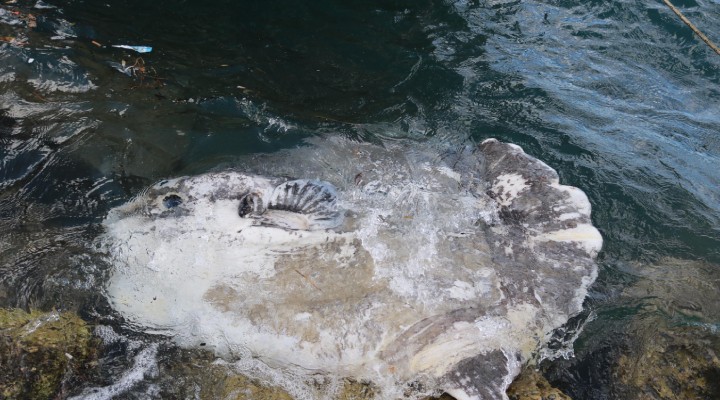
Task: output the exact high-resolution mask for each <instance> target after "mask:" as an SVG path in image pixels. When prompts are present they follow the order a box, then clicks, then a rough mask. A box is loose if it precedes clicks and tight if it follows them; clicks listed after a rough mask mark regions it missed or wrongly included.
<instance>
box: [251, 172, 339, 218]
mask: <svg viewBox="0 0 720 400" xmlns="http://www.w3.org/2000/svg"><path fill="white" fill-rule="evenodd" d="M261 220H262V221H261V222H262V223H263V224H264V225H276V226H279V227H283V228H287V229H302V230H318V229H331V228H335V227H337V226H338V225H340V224H341V223H342V220H343V216H342V213H341V212H340V210H339V209H338V207H337V193H336V191H335V187H334V186H333V185H331V184H329V183H327V182H323V181H318V180H308V179H297V180H293V181H288V182H285V183H282V184H280V185H278V186H277V187H275V189H274V190H273V191H272V194H271V195H270V199H269V202H268V203H267V211H265V213H263V214H262V217H261Z"/></svg>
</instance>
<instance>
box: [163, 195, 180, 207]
mask: <svg viewBox="0 0 720 400" xmlns="http://www.w3.org/2000/svg"><path fill="white" fill-rule="evenodd" d="M180 204H182V198H180V196H178V195H176V194H171V195H167V196H165V198H164V199H163V205H164V206H165V208H175V207H177V206H179V205H180Z"/></svg>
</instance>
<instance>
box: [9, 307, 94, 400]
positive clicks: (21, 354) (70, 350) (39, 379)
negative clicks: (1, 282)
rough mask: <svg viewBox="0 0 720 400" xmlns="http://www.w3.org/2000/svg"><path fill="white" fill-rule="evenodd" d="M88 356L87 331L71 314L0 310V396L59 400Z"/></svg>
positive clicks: (90, 350)
mask: <svg viewBox="0 0 720 400" xmlns="http://www.w3.org/2000/svg"><path fill="white" fill-rule="evenodd" d="M94 355H95V348H94V345H93V340H92V338H91V333H90V330H89V329H88V327H87V325H86V324H85V322H84V321H83V320H81V319H80V318H79V317H78V316H76V315H74V314H72V313H58V312H55V311H53V312H40V311H32V312H30V313H26V312H25V311H23V310H18V309H0V371H2V373H0V397H1V398H4V399H50V398H54V397H56V396H57V397H60V398H62V397H64V395H65V393H66V391H65V389H66V388H68V387H70V385H71V384H72V382H73V380H74V379H77V378H78V376H79V375H81V374H82V372H83V371H84V370H85V369H86V368H87V363H89V362H90V361H91V360H92V359H93V357H94Z"/></svg>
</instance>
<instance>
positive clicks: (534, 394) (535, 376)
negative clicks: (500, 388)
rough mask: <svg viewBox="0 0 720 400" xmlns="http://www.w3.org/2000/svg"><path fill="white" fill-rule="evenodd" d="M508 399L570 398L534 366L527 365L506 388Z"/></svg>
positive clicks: (554, 399) (543, 399)
mask: <svg viewBox="0 0 720 400" xmlns="http://www.w3.org/2000/svg"><path fill="white" fill-rule="evenodd" d="M507 395H508V397H509V398H510V400H572V399H571V398H570V396H568V395H566V394H565V393H563V392H561V391H560V390H559V389H557V388H554V387H553V386H552V385H550V383H549V382H548V381H547V379H545V377H544V376H543V375H542V374H541V373H540V372H539V371H537V370H536V369H535V368H532V367H527V368H525V369H524V370H523V371H522V372H521V373H520V375H518V377H517V378H515V380H514V381H513V383H512V384H511V385H510V387H509V388H508V390H507Z"/></svg>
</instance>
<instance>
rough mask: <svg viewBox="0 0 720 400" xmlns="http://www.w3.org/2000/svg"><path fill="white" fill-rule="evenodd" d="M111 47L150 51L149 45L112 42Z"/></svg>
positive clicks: (142, 51) (141, 51)
mask: <svg viewBox="0 0 720 400" xmlns="http://www.w3.org/2000/svg"><path fill="white" fill-rule="evenodd" d="M112 47H117V48H119V49H128V50H134V51H137V52H138V53H149V52H151V51H152V47H150V46H128V45H126V44H114V45H113V46H112Z"/></svg>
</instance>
